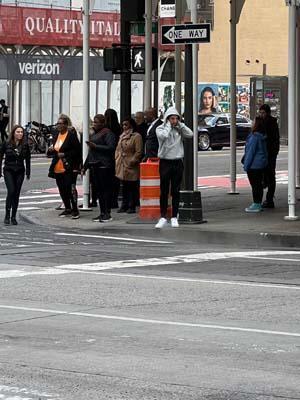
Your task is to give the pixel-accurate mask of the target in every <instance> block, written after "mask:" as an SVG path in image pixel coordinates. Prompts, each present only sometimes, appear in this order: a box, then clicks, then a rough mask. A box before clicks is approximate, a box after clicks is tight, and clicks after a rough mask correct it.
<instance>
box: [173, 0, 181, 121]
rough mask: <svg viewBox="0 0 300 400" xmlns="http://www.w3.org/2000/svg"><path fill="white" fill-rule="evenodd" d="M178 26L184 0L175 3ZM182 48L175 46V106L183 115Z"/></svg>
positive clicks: (177, 0)
mask: <svg viewBox="0 0 300 400" xmlns="http://www.w3.org/2000/svg"><path fill="white" fill-rule="evenodd" d="M175 14H176V24H181V19H182V0H176V3H175ZM181 65H182V63H181V46H175V106H176V109H177V111H178V112H179V114H181Z"/></svg>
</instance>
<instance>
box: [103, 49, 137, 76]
mask: <svg viewBox="0 0 300 400" xmlns="http://www.w3.org/2000/svg"><path fill="white" fill-rule="evenodd" d="M103 58H104V60H103V61H104V66H103V68H104V71H112V72H113V73H114V74H120V73H122V72H128V71H130V69H131V56H130V48H129V47H121V46H118V47H117V46H116V47H109V48H106V49H104V52H103Z"/></svg>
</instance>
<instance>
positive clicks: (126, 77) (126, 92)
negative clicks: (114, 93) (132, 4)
mask: <svg viewBox="0 0 300 400" xmlns="http://www.w3.org/2000/svg"><path fill="white" fill-rule="evenodd" d="M126 7H129V5H128V1H126V0H121V33H120V39H121V45H122V46H128V47H130V22H129V21H126V20H125V9H126ZM120 91H121V104H120V108H121V111H120V114H121V121H122V120H123V119H124V118H126V117H128V116H131V72H124V73H122V74H121V76H120Z"/></svg>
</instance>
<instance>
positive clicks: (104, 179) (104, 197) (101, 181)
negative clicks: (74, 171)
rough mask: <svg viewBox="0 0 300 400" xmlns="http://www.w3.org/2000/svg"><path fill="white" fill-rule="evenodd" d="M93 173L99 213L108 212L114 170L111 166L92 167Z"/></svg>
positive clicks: (109, 209)
mask: <svg viewBox="0 0 300 400" xmlns="http://www.w3.org/2000/svg"><path fill="white" fill-rule="evenodd" d="M93 173H94V179H95V185H96V190H97V196H98V201H99V206H100V214H110V211H111V194H112V187H113V178H114V170H113V168H97V167H94V168H93Z"/></svg>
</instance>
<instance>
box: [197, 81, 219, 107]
mask: <svg viewBox="0 0 300 400" xmlns="http://www.w3.org/2000/svg"><path fill="white" fill-rule="evenodd" d="M205 92H209V93H210V94H211V95H212V97H213V105H212V107H211V112H216V111H217V109H216V107H214V106H215V98H216V94H215V92H214V90H213V89H212V88H211V87H210V86H206V87H205V88H204V89H203V90H202V92H201V96H200V108H199V111H201V110H202V109H204V104H203V98H204V93H205Z"/></svg>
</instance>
